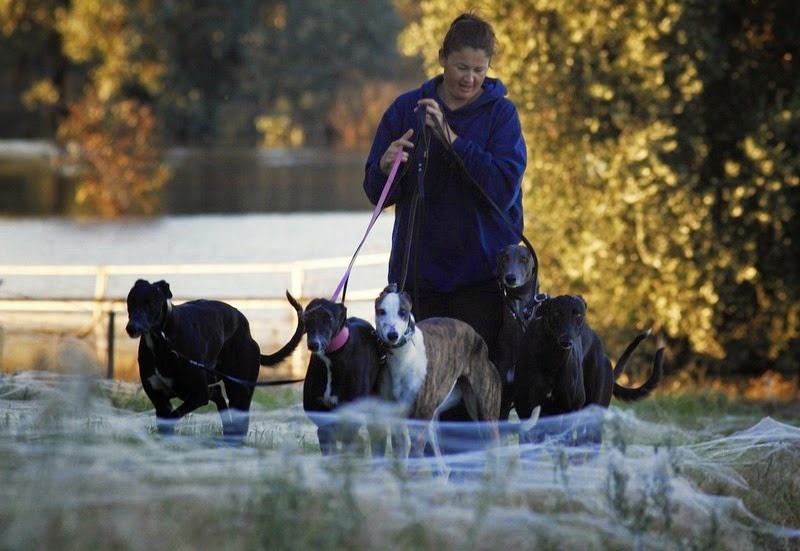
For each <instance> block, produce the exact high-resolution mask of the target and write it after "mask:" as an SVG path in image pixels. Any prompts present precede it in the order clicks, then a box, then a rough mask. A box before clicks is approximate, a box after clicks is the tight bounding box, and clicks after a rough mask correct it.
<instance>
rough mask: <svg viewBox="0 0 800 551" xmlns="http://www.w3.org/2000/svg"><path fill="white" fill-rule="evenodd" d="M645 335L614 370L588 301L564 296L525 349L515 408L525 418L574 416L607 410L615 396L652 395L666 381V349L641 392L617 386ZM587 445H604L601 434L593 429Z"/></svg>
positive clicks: (540, 317)
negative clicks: (585, 410)
mask: <svg viewBox="0 0 800 551" xmlns="http://www.w3.org/2000/svg"><path fill="white" fill-rule="evenodd" d="M649 334H650V332H649V331H645V332H643V333H640V334H639V335H637V337H636V338H635V339H634V340H633V342H631V344H630V345H628V347H627V348H626V350H625V352H624V353H623V354H622V356H621V357H620V359H619V361H618V362H617V366H616V368H615V369H613V370H612V368H611V360H610V359H609V358H608V356H607V355H606V352H605V350H604V347H603V343H602V341H601V340H600V337H599V336H598V335H597V333H595V331H594V330H593V329H592V328H591V327H590V326H589V324H588V323H587V322H586V302H585V301H584V300H583V298H582V297H580V296H576V295H562V296H558V297H555V298H551V299H547V300H545V301H544V302H542V303H541V305H540V306H539V307H538V309H537V311H536V316H535V317H534V319H532V320H531V322H530V324H529V325H528V328H527V330H526V331H525V334H524V336H523V338H522V341H521V344H520V354H519V359H518V361H517V367H516V371H515V376H514V390H515V393H514V404H515V408H516V410H517V413H518V414H519V416H520V418H523V417H524V416H526V415H529V414H530V412H531V411H532V410H533V409H534V408H535V407H537V406H540V407H541V416H542V417H546V416H552V415H561V414H566V413H571V412H574V411H578V410H580V409H582V408H585V407H587V406H589V405H591V404H596V405H599V406H601V407H604V408H607V407H608V405H609V404H610V402H611V396H612V395H613V396H615V397H616V398H618V399H620V400H624V401H633V400H640V399H642V398H644V397H646V396H648V395H649V394H650V393H651V392H652V391H653V390H654V389H655V388H656V387H657V386H658V383H659V382H660V381H661V373H662V363H663V355H664V349H663V348H660V349H659V350H658V351H657V352H656V356H655V361H654V363H653V373H652V374H651V376H650V378H649V379H648V380H647V381H646V382H645V383H644V384H643V385H642V386H640V387H638V388H625V387H622V386H620V385H618V384H617V383H616V382H615V379H616V377H618V376H619V375H620V374H621V373H622V370H623V369H624V366H625V363H626V362H627V361H628V358H629V357H630V355H631V354H632V353H633V351H634V349H635V348H636V346H638V344H639V343H640V342H641V341H642V340H644V339H645V338H647V336H648V335H649ZM587 436H588V440H589V441H590V442H593V443H599V442H600V440H601V437H602V435H601V430H600V429H599V428H598V427H592V428H590V429H589V432H588V434H587Z"/></svg>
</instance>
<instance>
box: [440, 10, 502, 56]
mask: <svg viewBox="0 0 800 551" xmlns="http://www.w3.org/2000/svg"><path fill="white" fill-rule="evenodd" d="M496 46H497V40H496V39H495V37H494V29H492V26H491V25H490V24H489V23H487V22H486V21H484V20H483V19H481V18H480V17H478V16H477V15H475V14H472V13H462V14H461V15H459V16H458V17H456V18H455V19H454V20H453V22H452V23H451V24H450V29H449V30H448V31H447V34H446V35H445V37H444V43H443V44H442V54H443V55H444V57H447V56H449V55H450V54H451V53H452V52H457V51H459V50H461V49H462V48H474V49H475V50H483V51H484V52H485V53H486V57H488V58H490V59H491V58H492V57H494V52H495V48H496Z"/></svg>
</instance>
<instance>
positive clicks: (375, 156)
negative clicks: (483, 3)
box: [364, 14, 527, 357]
mask: <svg viewBox="0 0 800 551" xmlns="http://www.w3.org/2000/svg"><path fill="white" fill-rule="evenodd" d="M495 45H496V41H495V36H494V31H493V30H492V27H491V26H490V25H489V24H488V23H487V22H485V21H484V20H482V19H481V18H479V17H477V16H475V15H472V14H463V15H460V16H459V17H457V18H456V19H455V20H454V21H453V23H452V24H451V25H450V29H449V31H448V32H447V35H446V36H445V38H444V42H443V45H442V48H441V49H440V50H439V63H440V64H441V66H442V74H440V75H439V76H437V77H435V78H433V79H431V80H429V81H427V82H425V83H424V84H423V85H422V87H421V88H419V89H417V90H413V91H410V92H407V93H405V94H403V95H401V96H400V97H399V98H397V99H396V100H395V101H394V103H393V104H392V105H391V106H390V107H389V109H388V110H387V111H386V113H385V114H384V116H383V118H382V120H381V123H380V126H379V127H378V130H377V132H376V135H375V139H374V141H373V143H372V149H371V151H370V154H369V157H368V159H367V163H366V175H365V178H364V190H365V192H366V194H367V196H368V197H369V199H370V201H371V202H372V203H373V204H377V202H378V199H379V197H380V195H381V191H382V190H383V186H384V184H385V183H386V179H387V176H388V174H389V172H390V169H391V167H392V164H393V162H394V160H395V157H396V155H397V154H398V151H401V152H402V153H401V155H402V161H403V162H404V163H405V167H404V169H403V170H402V171H401V175H400V176H399V177H398V179H397V180H396V181H395V183H394V187H393V188H392V193H391V194H390V195H389V197H388V198H387V202H386V204H387V205H391V204H394V205H395V224H394V232H393V237H392V253H391V259H390V262H389V282H393V283H398V284H399V285H401V286H403V285H404V290H406V291H408V292H410V293H411V294H412V297H413V304H414V315H415V317H416V319H417V320H422V319H425V318H429V317H433V316H447V317H453V318H457V319H460V320H462V321H465V322H467V323H469V324H470V325H472V326H473V327H474V328H475V330H476V331H477V332H478V333H479V334H480V335H481V336H482V337H483V338H484V340H485V341H486V344H487V345H488V347H489V353H490V356H491V357H494V354H493V352H494V346H495V342H496V338H497V333H498V330H499V328H500V324H501V322H502V308H503V305H502V295H501V292H500V289H499V287H498V285H497V283H496V281H495V279H494V275H493V274H494V266H495V256H496V254H497V252H498V251H499V250H500V249H501V248H502V247H503V246H505V245H508V244H511V243H518V242H519V241H520V236H521V232H522V224H523V215H522V191H521V185H520V184H521V180H522V175H523V173H524V171H525V166H526V162H527V161H526V148H525V141H524V139H523V137H522V130H521V127H520V122H519V116H518V114H517V108H516V107H515V105H514V104H513V103H512V102H511V101H510V100H509V99H507V98H506V97H505V96H506V93H507V90H506V88H505V86H504V85H503V83H502V82H500V80H498V79H494V78H489V77H487V76H486V73H487V71H488V69H489V64H490V62H491V60H492V57H493V55H494V53H495ZM423 118H424V125H423ZM423 132H425V133H427V134H426V135H425V136H423V135H420V134H422V133H423ZM430 135H432V136H433V137H434V138H433V139H426V138H429V136H430ZM412 140H415V141H416V142H417V143H416V148H415V144H414V142H413V141H412ZM414 148H415V149H414ZM412 149H413V154H412V152H411V150H412ZM426 154H427V155H426ZM456 157H457V158H456ZM409 161H411V162H409ZM473 180H474V181H473ZM475 182H477V185H478V186H480V187H481V188H482V189H483V190H484V192H485V193H486V194H487V195H488V196H489V197H490V198H491V199H492V201H494V203H496V204H497V205H498V206H499V207H500V209H502V211H503V212H504V213H505V218H506V220H504V219H503V218H502V217H501V216H499V215H498V213H497V212H496V211H495V210H493V208H492V207H491V205H490V204H489V203H488V201H487V200H486V198H485V197H483V196H482V194H481V192H480V191H479V190H478V189H476V188H475ZM415 197H418V199H415ZM509 222H510V223H509ZM415 225H416V226H418V227H417V228H415V227H414V226H415ZM409 240H410V247H409Z"/></svg>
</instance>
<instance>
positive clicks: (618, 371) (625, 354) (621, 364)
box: [614, 329, 650, 381]
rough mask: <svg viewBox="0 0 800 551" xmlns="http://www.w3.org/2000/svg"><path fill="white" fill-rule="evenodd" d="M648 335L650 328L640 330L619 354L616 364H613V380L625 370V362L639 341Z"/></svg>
mask: <svg viewBox="0 0 800 551" xmlns="http://www.w3.org/2000/svg"><path fill="white" fill-rule="evenodd" d="M649 336H650V329H648V330H646V331H642V332H641V333H639V334H638V335H636V338H635V339H633V340H632V341H631V343H630V344H629V345H628V347H627V348H626V349H625V351H624V352H623V353H622V356H620V357H619V360H617V365H615V366H614V380H615V381H616V380H617V379H619V378H620V375H622V372H623V371H625V364H626V363H628V360H629V359H630V357H631V355H632V354H633V351H634V350H636V347H637V346H639V343H640V342H642V341H643V340H645V339H646V338H647V337H649Z"/></svg>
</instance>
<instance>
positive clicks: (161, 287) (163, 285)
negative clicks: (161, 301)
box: [153, 279, 172, 298]
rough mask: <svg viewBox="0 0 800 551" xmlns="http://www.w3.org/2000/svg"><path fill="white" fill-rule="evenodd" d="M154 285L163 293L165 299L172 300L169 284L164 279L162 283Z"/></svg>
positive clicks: (157, 282) (158, 282)
mask: <svg viewBox="0 0 800 551" xmlns="http://www.w3.org/2000/svg"><path fill="white" fill-rule="evenodd" d="M153 285H155V286H156V287H158V289H159V291H161V292H162V293H163V294H164V296H165V297H167V298H172V291H170V290H169V283H167V282H166V281H164V280H163V279H162V280H161V281H156V282H155V283H153Z"/></svg>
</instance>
